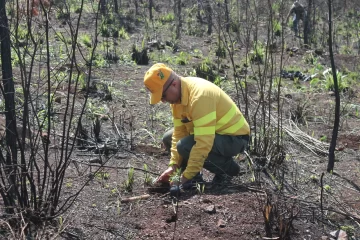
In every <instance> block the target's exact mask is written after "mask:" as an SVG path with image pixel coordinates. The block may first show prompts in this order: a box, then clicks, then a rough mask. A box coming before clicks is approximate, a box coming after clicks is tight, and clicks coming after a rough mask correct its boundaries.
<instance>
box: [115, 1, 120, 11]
mask: <svg viewBox="0 0 360 240" xmlns="http://www.w3.org/2000/svg"><path fill="white" fill-rule="evenodd" d="M114 11H115V12H116V13H119V4H118V0H114Z"/></svg>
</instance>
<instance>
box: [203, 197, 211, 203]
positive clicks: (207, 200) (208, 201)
mask: <svg viewBox="0 0 360 240" xmlns="http://www.w3.org/2000/svg"><path fill="white" fill-rule="evenodd" d="M201 201H202V202H203V203H212V201H211V200H210V199H208V198H204V199H201Z"/></svg>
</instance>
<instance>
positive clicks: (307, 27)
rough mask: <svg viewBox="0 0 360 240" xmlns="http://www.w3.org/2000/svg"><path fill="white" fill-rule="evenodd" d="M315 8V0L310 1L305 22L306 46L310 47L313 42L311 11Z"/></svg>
mask: <svg viewBox="0 0 360 240" xmlns="http://www.w3.org/2000/svg"><path fill="white" fill-rule="evenodd" d="M312 8H313V0H308V9H307V14H306V17H305V19H304V20H305V22H304V44H306V45H310V42H311V32H312V29H311V26H310V21H311V11H312Z"/></svg>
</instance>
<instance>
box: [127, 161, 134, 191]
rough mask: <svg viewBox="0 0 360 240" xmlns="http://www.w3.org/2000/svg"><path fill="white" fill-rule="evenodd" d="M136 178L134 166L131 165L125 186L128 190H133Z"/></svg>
mask: <svg viewBox="0 0 360 240" xmlns="http://www.w3.org/2000/svg"><path fill="white" fill-rule="evenodd" d="M134 180H135V178H134V168H133V167H131V168H130V169H129V171H128V177H127V179H126V181H125V182H124V188H125V190H126V191H127V192H131V191H132V190H133V185H134Z"/></svg>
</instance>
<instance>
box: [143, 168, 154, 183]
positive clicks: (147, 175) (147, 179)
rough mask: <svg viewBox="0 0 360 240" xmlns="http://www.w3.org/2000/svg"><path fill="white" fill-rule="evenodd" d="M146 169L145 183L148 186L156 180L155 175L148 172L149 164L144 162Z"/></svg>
mask: <svg viewBox="0 0 360 240" xmlns="http://www.w3.org/2000/svg"><path fill="white" fill-rule="evenodd" d="M144 171H145V178H144V184H145V185H147V186H150V185H152V183H153V182H154V179H153V177H151V176H150V174H149V173H148V166H147V164H144Z"/></svg>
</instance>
